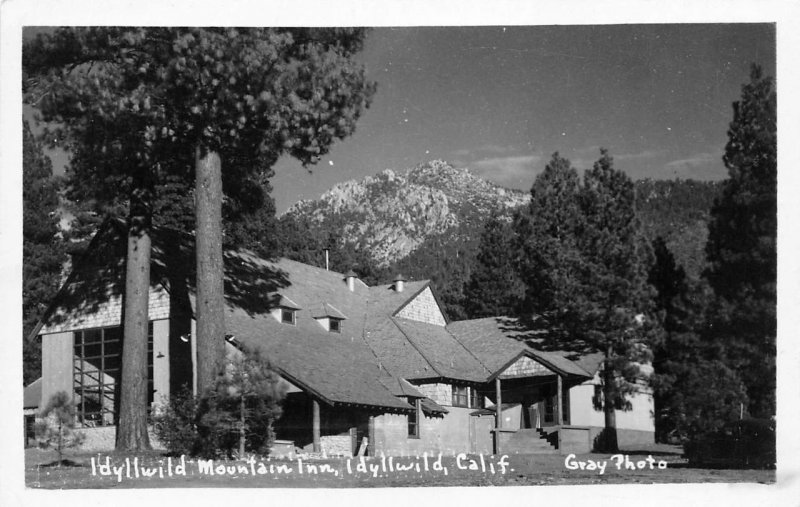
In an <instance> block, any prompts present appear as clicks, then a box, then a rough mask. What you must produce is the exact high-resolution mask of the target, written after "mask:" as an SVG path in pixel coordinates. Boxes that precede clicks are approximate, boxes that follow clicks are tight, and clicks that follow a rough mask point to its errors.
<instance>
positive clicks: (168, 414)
mask: <svg viewBox="0 0 800 507" xmlns="http://www.w3.org/2000/svg"><path fill="white" fill-rule="evenodd" d="M278 379H279V378H278V376H277V375H276V374H275V373H274V372H273V371H272V370H271V369H270V368H269V364H268V363H267V362H266V361H264V360H262V359H261V358H260V356H259V355H258V354H257V353H255V352H251V353H249V354H246V355H245V354H242V353H238V352H237V353H236V354H235V355H234V357H233V358H232V360H231V361H230V363H229V364H228V366H227V368H226V371H225V374H224V375H221V376H220V378H219V379H217V382H216V383H215V385H214V387H213V388H212V389H209V390H208V391H207V392H206V393H204V394H203V395H202V396H197V397H195V396H193V395H192V394H191V392H189V391H184V392H182V393H179V394H178V395H177V396H174V397H173V398H172V399H171V400H170V402H169V403H168V404H167V405H166V406H165V407H164V408H163V409H162V411H161V413H159V414H157V415H155V416H154V417H153V426H154V429H155V433H156V436H157V437H158V438H159V440H161V441H162V442H163V443H164V445H165V446H166V448H167V450H168V451H169V453H170V454H173V455H180V454H189V455H192V456H200V457H203V458H215V457H233V456H235V455H239V456H241V455H243V454H244V453H245V452H251V453H256V454H261V455H267V454H269V450H270V447H271V445H272V442H273V441H274V439H275V434H274V432H273V430H272V423H273V421H274V420H275V419H276V418H277V417H279V416H280V413H281V408H280V405H279V402H280V400H281V398H282V397H283V393H282V392H281V391H280V388H279V383H278Z"/></svg>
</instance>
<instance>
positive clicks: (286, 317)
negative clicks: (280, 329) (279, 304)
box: [281, 308, 295, 325]
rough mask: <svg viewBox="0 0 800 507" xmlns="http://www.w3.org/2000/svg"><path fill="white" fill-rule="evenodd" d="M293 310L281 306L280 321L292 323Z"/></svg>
mask: <svg viewBox="0 0 800 507" xmlns="http://www.w3.org/2000/svg"><path fill="white" fill-rule="evenodd" d="M294 318H295V316H294V310H291V309H289V308H281V322H284V323H286V324H292V325H294Z"/></svg>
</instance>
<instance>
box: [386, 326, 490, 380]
mask: <svg viewBox="0 0 800 507" xmlns="http://www.w3.org/2000/svg"><path fill="white" fill-rule="evenodd" d="M392 322H394V323H395V325H396V326H397V327H398V328H399V329H400V331H402V333H403V335H404V336H405V337H406V339H407V340H408V341H409V342H410V343H411V344H412V345H413V346H414V348H415V349H416V350H417V351H419V353H420V354H421V355H422V357H424V358H425V359H426V361H427V362H428V364H430V365H431V367H432V368H433V370H434V371H435V372H436V373H438V376H439V377H442V378H450V379H454V380H466V381H471V382H484V381H486V377H487V376H488V374H489V371H488V370H487V369H486V368H484V366H483V365H482V364H481V363H480V362H479V361H478V360H477V359H476V358H475V356H473V355H472V354H470V353H469V351H467V349H465V348H464V347H463V346H462V345H461V344H460V343H459V342H458V341H457V340H456V339H455V338H454V337H453V335H452V334H450V333H449V332H448V331H447V329H445V328H444V327H442V326H437V325H433V324H426V323H424V322H417V321H413V320H408V319H401V318H392ZM408 378H425V377H421V376H420V377H408Z"/></svg>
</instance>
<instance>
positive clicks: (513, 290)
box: [464, 216, 525, 319]
mask: <svg viewBox="0 0 800 507" xmlns="http://www.w3.org/2000/svg"><path fill="white" fill-rule="evenodd" d="M515 239H516V237H515V236H514V230H513V228H512V224H511V223H510V222H508V221H507V220H502V219H501V218H500V217H498V216H492V217H490V218H489V219H488V220H487V221H486V226H485V229H484V231H483V234H482V235H481V241H480V245H479V247H478V254H477V258H476V262H475V267H474V269H473V270H472V273H471V275H470V278H469V281H468V282H467V284H466V286H465V288H464V308H465V311H466V314H467V316H468V317H469V318H472V319H475V318H482V317H500V316H504V315H515V314H516V313H517V311H518V309H519V304H520V302H521V300H522V296H523V294H524V291H525V287H524V285H523V284H522V281H521V280H520V279H519V269H518V259H517V255H516V249H515Z"/></svg>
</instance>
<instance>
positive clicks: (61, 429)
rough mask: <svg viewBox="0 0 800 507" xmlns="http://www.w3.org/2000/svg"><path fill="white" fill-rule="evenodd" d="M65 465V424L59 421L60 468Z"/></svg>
mask: <svg viewBox="0 0 800 507" xmlns="http://www.w3.org/2000/svg"><path fill="white" fill-rule="evenodd" d="M63 464H64V423H63V422H61V421H58V466H61V465H63Z"/></svg>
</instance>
